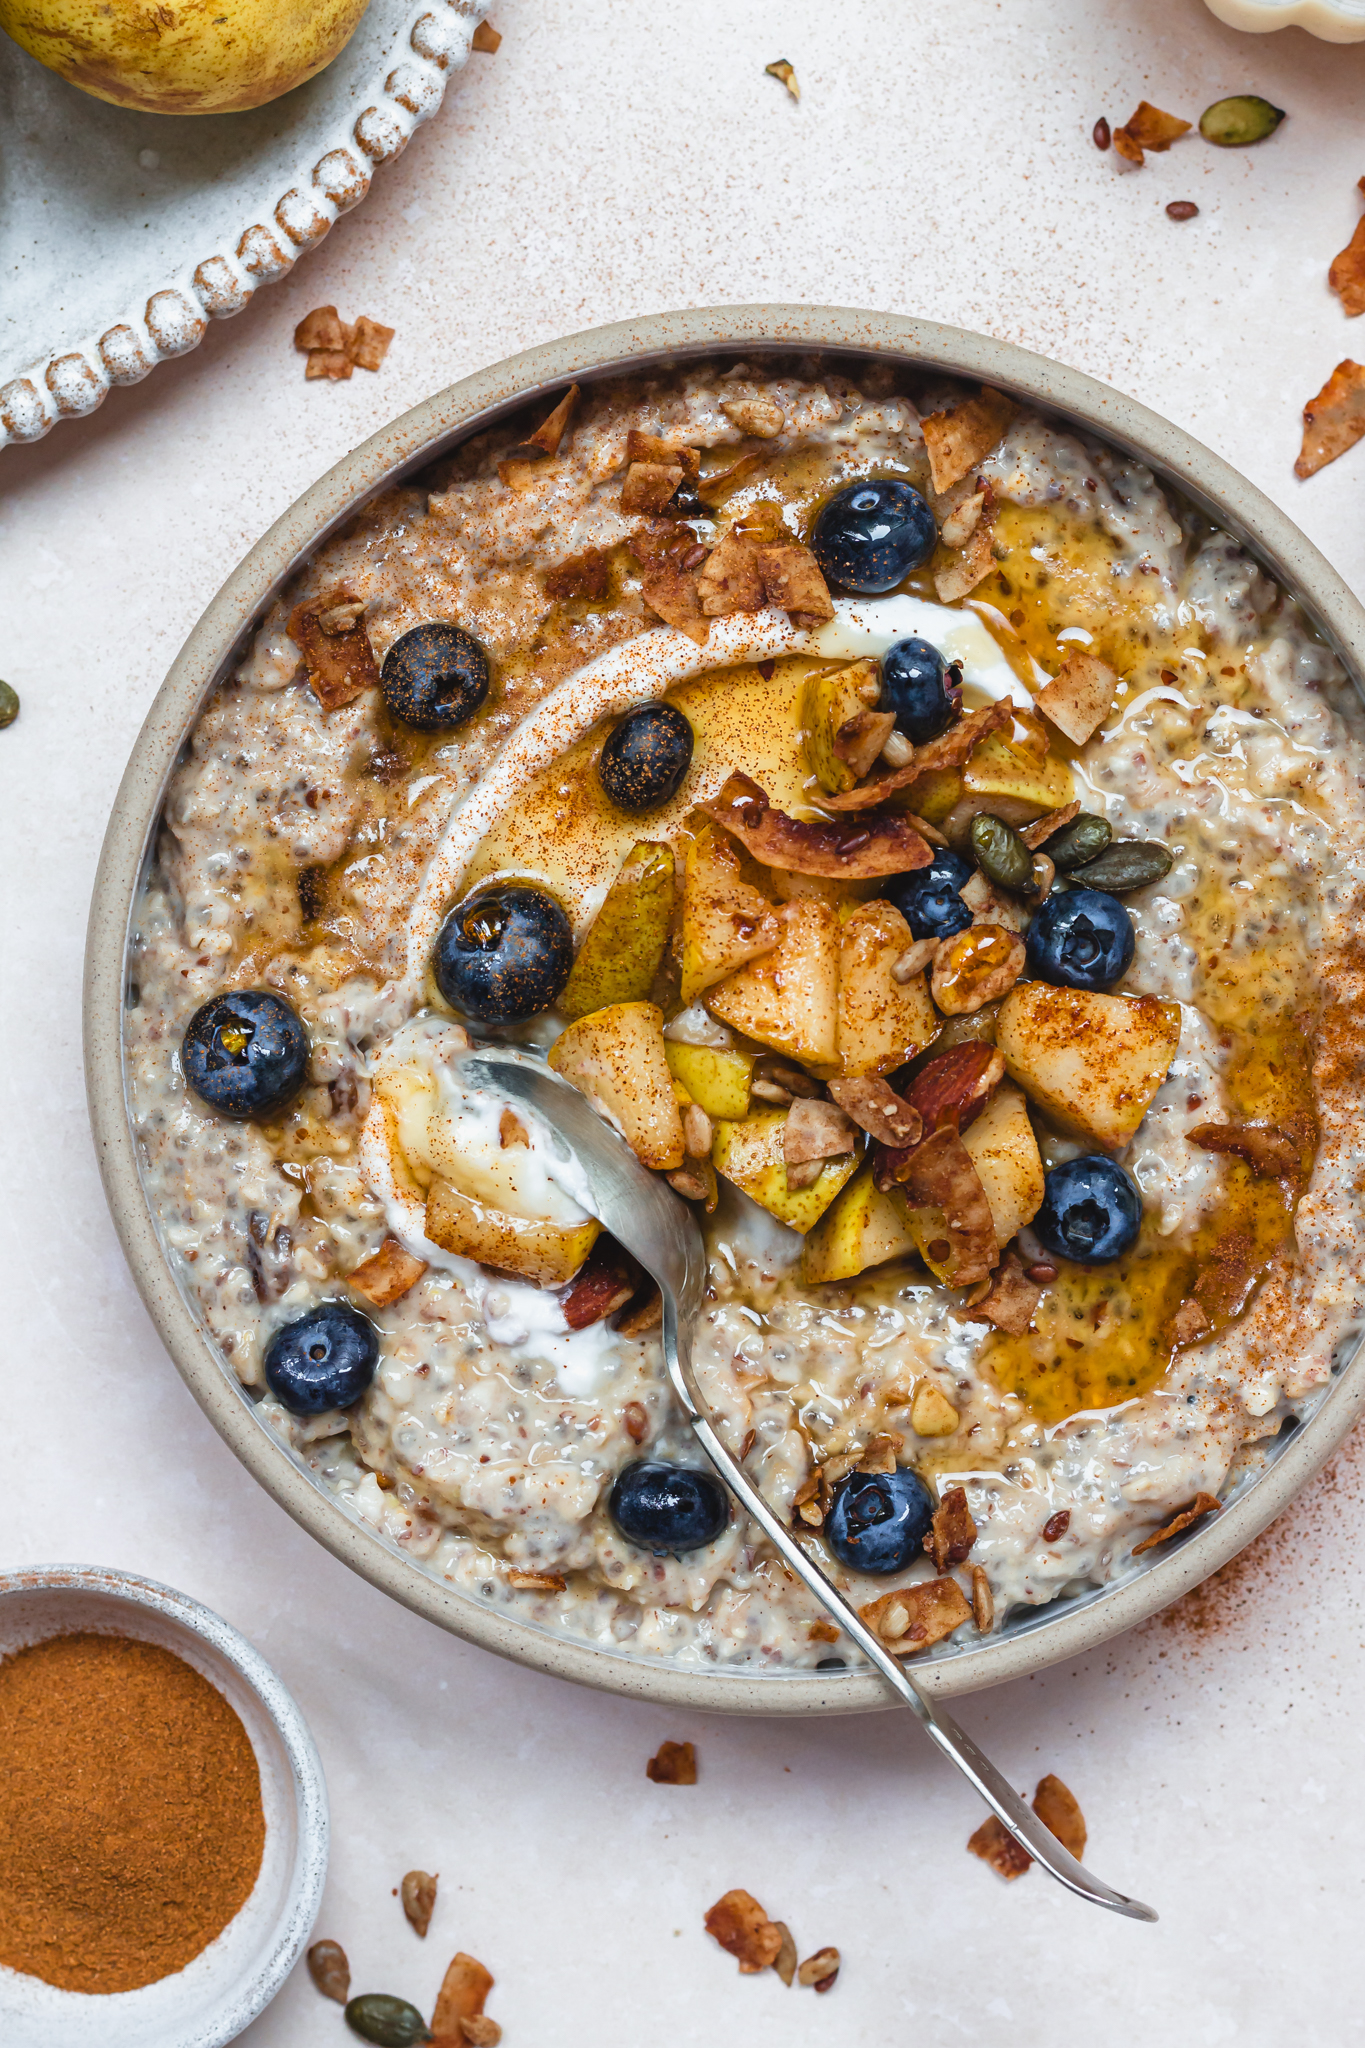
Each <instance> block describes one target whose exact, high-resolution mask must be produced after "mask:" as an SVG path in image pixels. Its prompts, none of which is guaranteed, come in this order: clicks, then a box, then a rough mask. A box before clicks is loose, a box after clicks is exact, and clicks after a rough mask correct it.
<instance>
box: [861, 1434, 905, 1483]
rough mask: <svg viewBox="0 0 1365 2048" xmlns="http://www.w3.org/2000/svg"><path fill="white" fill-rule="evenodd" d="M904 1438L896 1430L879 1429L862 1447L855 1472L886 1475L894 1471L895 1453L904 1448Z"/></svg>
mask: <svg viewBox="0 0 1365 2048" xmlns="http://www.w3.org/2000/svg"><path fill="white" fill-rule="evenodd" d="M904 1444H905V1438H904V1437H903V1436H902V1435H901V1433H900V1431H899V1430H898V1429H881V1430H878V1431H877V1433H876V1434H875V1435H874V1436H870V1437H869V1438H868V1440H867V1443H866V1444H865V1445H864V1447H863V1454H862V1456H861V1458H859V1460H858V1462H857V1464H856V1465H855V1467H854V1470H855V1471H856V1472H871V1473H878V1472H881V1473H886V1472H894V1471H895V1469H896V1453H897V1452H898V1451H899V1450H901V1449H902V1448H903V1447H904Z"/></svg>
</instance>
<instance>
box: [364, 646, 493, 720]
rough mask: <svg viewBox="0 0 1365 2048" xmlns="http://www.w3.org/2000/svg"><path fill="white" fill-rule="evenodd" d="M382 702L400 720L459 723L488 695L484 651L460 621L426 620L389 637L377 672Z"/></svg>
mask: <svg viewBox="0 0 1365 2048" xmlns="http://www.w3.org/2000/svg"><path fill="white" fill-rule="evenodd" d="M380 684H381V686H382V688H383V691H384V702H385V703H386V704H387V705H388V707H389V709H390V711H391V712H392V713H393V715H394V717H395V718H401V719H402V721H403V723H404V725H415V726H416V727H417V729H418V731H419V732H440V731H444V730H446V729H447V728H449V727H451V726H456V725H463V724H464V722H465V720H466V719H467V718H472V717H473V716H474V713H475V712H476V711H477V710H478V708H479V706H480V704H482V702H483V700H484V698H485V697H486V696H487V695H488V656H487V655H486V654H485V653H484V651H483V648H482V647H481V646H480V645H479V643H478V641H477V640H476V639H475V638H474V635H473V634H472V633H466V632H465V630H464V628H463V627H462V626H452V625H450V624H449V623H448V622H447V621H446V620H445V619H429V620H428V621H427V623H426V624H425V625H424V626H414V627H413V628H412V629H411V631H410V632H407V633H403V634H401V635H400V637H399V638H398V639H397V640H395V641H394V643H393V645H392V647H391V648H390V649H389V651H388V653H387V654H386V655H385V656H384V666H383V669H382V670H381V672H380Z"/></svg>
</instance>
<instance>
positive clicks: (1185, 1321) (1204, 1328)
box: [1167, 1295, 1213, 1350]
mask: <svg viewBox="0 0 1365 2048" xmlns="http://www.w3.org/2000/svg"><path fill="white" fill-rule="evenodd" d="M1212 1328H1213V1324H1212V1323H1211V1322H1210V1321H1209V1319H1208V1317H1207V1316H1206V1315H1205V1313H1204V1311H1203V1309H1202V1308H1201V1307H1200V1305H1199V1303H1198V1302H1197V1301H1196V1300H1195V1299H1194V1297H1193V1295H1189V1296H1187V1297H1186V1299H1185V1300H1184V1301H1182V1302H1181V1304H1180V1306H1179V1308H1178V1309H1177V1310H1176V1312H1175V1314H1174V1315H1173V1316H1172V1317H1171V1320H1170V1325H1169V1327H1168V1330H1167V1335H1168V1337H1169V1338H1170V1341H1171V1343H1172V1345H1173V1346H1174V1347H1175V1349H1176V1350H1179V1349H1180V1348H1181V1347H1182V1346H1183V1345H1186V1344H1197V1343H1198V1342H1199V1340H1200V1338H1201V1337H1207V1336H1208V1334H1209V1331H1210V1330H1211V1329H1212Z"/></svg>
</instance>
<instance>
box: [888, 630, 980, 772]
mask: <svg viewBox="0 0 1365 2048" xmlns="http://www.w3.org/2000/svg"><path fill="white" fill-rule="evenodd" d="M877 709H878V710H879V711H894V712H895V714H896V730H897V732H903V733H904V734H905V737H906V738H907V739H908V740H910V741H912V742H913V744H914V745H915V746H917V747H922V746H923V745H924V744H925V742H926V741H927V740H936V739H937V738H938V736H939V734H940V733H941V732H946V731H947V729H948V727H949V726H950V725H951V724H952V722H953V720H954V719H955V718H956V717H957V715H958V713H959V712H960V711H961V709H962V683H961V671H960V670H959V669H958V668H956V667H953V668H949V666H948V664H947V662H945V660H944V659H943V656H942V655H941V654H940V653H939V651H938V649H937V647H935V646H933V645H932V644H931V643H930V642H929V641H928V640H915V639H910V640H897V641H896V642H895V644H894V645H893V646H891V647H888V648H887V650H886V653H885V654H884V655H883V657H882V693H881V696H880V697H879V698H878V700H877Z"/></svg>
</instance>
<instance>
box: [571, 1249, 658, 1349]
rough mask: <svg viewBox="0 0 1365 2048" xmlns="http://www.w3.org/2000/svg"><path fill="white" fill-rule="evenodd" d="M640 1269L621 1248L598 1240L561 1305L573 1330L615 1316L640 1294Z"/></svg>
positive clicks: (581, 1328) (584, 1327)
mask: <svg viewBox="0 0 1365 2048" xmlns="http://www.w3.org/2000/svg"><path fill="white" fill-rule="evenodd" d="M639 1286H640V1275H639V1268H638V1267H636V1266H634V1265H633V1264H632V1262H631V1260H629V1259H628V1258H627V1257H626V1254H625V1253H624V1252H623V1251H622V1249H621V1247H620V1245H619V1244H617V1243H616V1242H615V1240H614V1239H612V1238H609V1237H599V1238H598V1240H597V1242H596V1244H595V1245H594V1246H593V1248H592V1250H591V1251H590V1252H589V1254H588V1258H587V1263H586V1264H585V1265H584V1267H583V1270H582V1271H581V1272H580V1273H579V1275H578V1277H577V1279H576V1280H575V1281H574V1283H573V1285H572V1286H571V1287H570V1289H569V1291H568V1293H567V1294H566V1295H565V1297H564V1300H563V1302H562V1303H561V1313H562V1314H563V1317H564V1320H565V1322H566V1323H567V1324H568V1326H569V1328H570V1329H571V1330H586V1329H588V1328H589V1327H590V1325H591V1324H593V1323H600V1322H601V1321H602V1319H603V1317H604V1316H613V1315H615V1313H616V1311H617V1309H618V1308H624V1307H625V1306H626V1304H627V1302H629V1301H632V1300H633V1299H634V1297H635V1295H636V1294H637V1293H638V1291H639Z"/></svg>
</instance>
